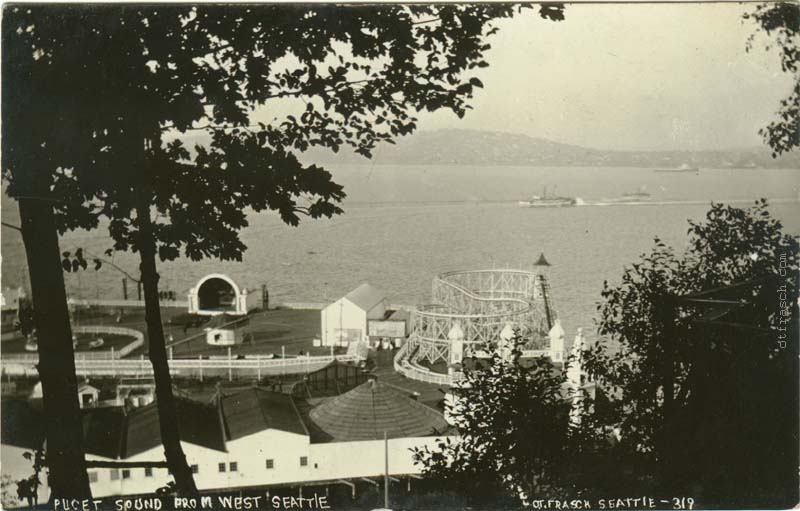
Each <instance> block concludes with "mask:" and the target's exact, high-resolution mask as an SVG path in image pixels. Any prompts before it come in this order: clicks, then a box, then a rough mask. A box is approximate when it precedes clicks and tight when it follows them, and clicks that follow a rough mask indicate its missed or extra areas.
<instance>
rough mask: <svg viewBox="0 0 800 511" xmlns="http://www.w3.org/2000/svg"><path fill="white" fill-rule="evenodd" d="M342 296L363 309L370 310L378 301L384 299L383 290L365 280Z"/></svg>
mask: <svg viewBox="0 0 800 511" xmlns="http://www.w3.org/2000/svg"><path fill="white" fill-rule="evenodd" d="M344 297H345V298H347V299H348V300H350V301H351V302H353V303H354V304H356V305H357V306H358V307H360V308H361V309H363V310H365V311H369V310H372V308H373V307H375V306H376V305H377V304H378V303H380V302H381V301H382V300H385V299H386V295H385V294H384V293H383V291H381V290H380V289H378V288H376V287H374V286H372V285H371V284H368V283H366V282H365V283H363V284H361V285H360V286H358V287H357V288H355V289H353V290H352V291H350V292H349V293H347V294H346V295H344Z"/></svg>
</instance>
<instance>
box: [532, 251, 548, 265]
mask: <svg viewBox="0 0 800 511" xmlns="http://www.w3.org/2000/svg"><path fill="white" fill-rule="evenodd" d="M533 265H534V266H550V263H549V262H547V259H545V258H544V252H542V253H540V254H539V259H537V260H536V262H535V263H533Z"/></svg>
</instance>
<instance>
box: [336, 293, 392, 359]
mask: <svg viewBox="0 0 800 511" xmlns="http://www.w3.org/2000/svg"><path fill="white" fill-rule="evenodd" d="M386 304H387V301H386V295H385V294H384V293H383V292H382V291H380V290H379V289H378V288H376V287H373V286H371V285H370V284H367V283H364V284H361V285H360V286H358V287H357V288H355V289H354V290H352V291H350V292H349V293H347V294H346V295H345V296H343V297H342V298H340V299H338V300H336V301H335V302H333V303H332V304H330V305H328V306H327V307H325V308H324V309H322V344H323V346H347V345H349V344H350V343H351V342H361V341H363V342H367V341H368V335H369V334H368V322H369V320H371V319H384V317H385V315H386Z"/></svg>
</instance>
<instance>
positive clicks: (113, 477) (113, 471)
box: [111, 468, 119, 481]
mask: <svg viewBox="0 0 800 511" xmlns="http://www.w3.org/2000/svg"><path fill="white" fill-rule="evenodd" d="M117 479H119V470H117V469H116V468H112V469H111V480H112V481H116V480H117Z"/></svg>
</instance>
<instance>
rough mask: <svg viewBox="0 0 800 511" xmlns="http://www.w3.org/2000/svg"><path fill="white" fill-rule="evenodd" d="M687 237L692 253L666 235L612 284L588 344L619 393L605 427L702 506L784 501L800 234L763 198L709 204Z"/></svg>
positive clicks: (610, 392)
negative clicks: (739, 204) (786, 227)
mask: <svg viewBox="0 0 800 511" xmlns="http://www.w3.org/2000/svg"><path fill="white" fill-rule="evenodd" d="M688 234H689V243H688V248H687V249H686V251H685V253H683V254H681V255H679V254H678V253H676V251H675V250H674V249H672V248H670V247H668V246H666V245H665V244H664V243H663V242H661V241H660V240H658V239H656V244H655V246H654V248H653V249H652V251H651V252H650V253H649V254H645V255H643V256H642V258H641V260H640V261H639V262H637V263H634V264H632V265H631V267H629V268H626V269H625V271H624V273H623V275H622V279H621V282H620V283H619V284H617V285H611V284H609V283H608V282H606V283H605V286H604V289H603V292H602V298H603V300H602V302H601V303H600V304H599V306H598V309H599V312H600V323H599V333H600V334H601V336H603V337H602V338H601V340H600V341H598V342H597V343H596V344H595V345H594V346H592V347H590V348H588V349H587V350H586V351H585V353H584V361H585V367H586V370H587V371H588V372H589V373H590V374H593V375H594V376H595V377H596V378H598V380H599V381H600V382H601V385H602V387H603V388H604V389H605V392H606V395H607V396H608V397H609V403H608V404H607V406H606V407H605V412H606V416H605V417H604V419H605V421H604V422H605V425H606V427H608V426H614V427H618V428H619V430H620V432H621V443H620V449H621V450H624V451H625V453H626V456H627V459H628V460H630V462H631V463H633V462H637V463H641V462H644V463H645V464H646V465H647V466H648V468H647V469H646V472H647V473H650V474H655V475H657V476H659V477H662V489H665V487H666V489H668V490H672V491H675V490H677V489H682V490H692V491H693V492H694V493H696V494H697V493H699V494H701V495H702V496H703V497H704V498H705V499H706V502H703V504H705V505H721V504H720V503H722V502H725V503H728V504H729V505H730V504H735V505H736V506H742V505H744V506H745V507H746V506H747V505H748V504H747V502H750V504H749V505H754V506H756V507H761V506H764V505H765V502H769V503H770V504H774V503H775V502H781V503H784V502H788V501H787V500H783V499H786V498H787V497H788V498H789V499H791V497H790V496H791V494H792V493H791V492H792V491H793V490H791V488H792V483H791V480H792V477H794V476H796V471H795V470H793V469H790V470H789V471H786V470H785V469H786V466H787V464H786V463H787V460H788V463H789V465H791V463H792V453H791V449H789V450H787V448H788V446H790V445H796V442H797V438H796V428H794V429H792V424H796V418H797V409H796V396H795V397H793V393H792V392H791V391H788V390H787V389H788V388H789V387H791V386H792V384H791V383H789V382H792V381H794V382H795V383H796V378H797V377H796V374H797V373H796V359H797V357H796V353H797V351H796V345H797V338H796V332H795V334H794V336H793V335H792V334H789V335H788V336H787V335H785V333H786V332H785V331H786V329H787V325H794V324H795V323H796V322H797V305H796V302H797V275H798V273H797V272H798V242H797V240H796V239H795V238H794V237H792V236H790V235H788V234H785V233H784V232H783V230H782V225H781V223H780V222H779V221H777V220H776V219H774V218H773V217H772V216H771V215H770V214H769V211H768V209H767V203H766V201H765V200H760V201H757V202H756V204H755V205H754V206H753V207H751V208H749V209H740V208H735V207H731V206H724V205H722V204H713V205H712V207H711V209H710V210H709V212H708V213H707V215H706V220H705V222H690V228H689V231H688ZM709 290H711V294H709V295H708V296H706V295H705V294H701V295H700V296H704V297H705V298H699V299H696V300H693V299H685V297H687V296H688V297H690V296H693V294H696V293H708V292H709ZM790 328H793V327H790ZM792 378H794V379H792ZM668 381H671V382H672V389H670V387H669V386H667V383H666V382H668ZM670 390H671V392H670ZM670 394H671V398H672V400H671V401H670V399H669V397H668V396H669V395H670ZM668 402H672V407H671V408H670V410H667V405H666V403H668ZM778 438H780V439H781V441H782V442H784V444H783V445H778V444H776V443H775V442H774V441H775V440H776V439H778ZM787 456H788V457H787ZM744 460H747V462H744ZM779 460H781V461H780V462H779ZM776 465H780V466H781V467H782V469H781V470H782V471H781V472H779V473H777V474H776V472H775V466H776ZM675 467H680V469H679V471H681V473H682V475H680V476H679V475H676V473H675V471H673V469H675V470H676V471H677V469H676V468H675ZM754 472H757V473H759V474H760V475H759V477H757V478H756V477H753V473H754ZM767 474H769V475H767ZM787 478H788V479H787ZM794 491H796V485H795V490H794ZM701 495H697V496H698V497H699V496H701ZM743 499H752V500H749V501H748V500H743ZM765 499H766V500H765ZM770 499H772V500H770Z"/></svg>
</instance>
